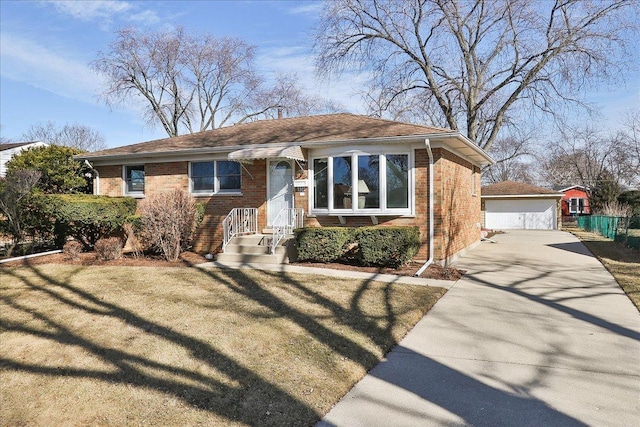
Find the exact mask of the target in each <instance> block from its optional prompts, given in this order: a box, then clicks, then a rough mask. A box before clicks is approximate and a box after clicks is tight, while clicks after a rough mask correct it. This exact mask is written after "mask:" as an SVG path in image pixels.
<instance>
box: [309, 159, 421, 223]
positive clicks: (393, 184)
mask: <svg viewBox="0 0 640 427" xmlns="http://www.w3.org/2000/svg"><path fill="white" fill-rule="evenodd" d="M410 160H412V159H411V157H410V155H409V154H408V153H398V154H395V153H394V154H367V153H357V154H356V153H354V154H350V155H339V156H326V157H319V158H315V159H313V161H312V169H313V171H312V172H313V192H312V194H313V200H312V207H311V210H312V212H315V213H316V214H323V213H329V214H336V215H350V214H351V215H354V214H361V215H382V214H389V215H396V214H397V215H407V214H412V213H413V212H411V206H412V203H411V199H412V197H413V196H412V186H411V184H410V170H411V167H410Z"/></svg>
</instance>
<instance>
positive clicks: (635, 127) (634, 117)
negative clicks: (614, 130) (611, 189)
mask: <svg viewBox="0 0 640 427" xmlns="http://www.w3.org/2000/svg"><path fill="white" fill-rule="evenodd" d="M623 125H624V126H623V131H622V132H621V133H620V135H619V138H620V140H621V144H622V146H623V151H624V153H625V159H624V164H625V165H626V167H627V170H628V177H629V179H628V184H629V185H630V186H637V185H640V109H635V110H630V111H628V112H627V114H626V118H625V120H624V123H623Z"/></svg>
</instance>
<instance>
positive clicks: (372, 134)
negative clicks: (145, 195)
mask: <svg viewBox="0 0 640 427" xmlns="http://www.w3.org/2000/svg"><path fill="white" fill-rule="evenodd" d="M449 132H452V131H451V130H449V129H442V128H436V127H431V126H423V125H414V124H409V123H400V122H393V121H389V120H383V119H376V118H372V117H366V116H358V115H353V114H327V115H320V116H308V117H294V118H286V119H273V120H260V121H255V122H250V123H244V124H239V125H235V126H228V127H224V128H219V129H214V130H209V131H204V132H198V133H193V134H189V135H181V136H176V137H173V138H165V139H158V140H155V141H149V142H142V143H139V144H133V145H127V146H123V147H118V148H112V149H108V150H102V151H96V152H93V153H87V154H83V155H81V156H80V157H82V158H97V157H101V156H118V155H127V154H142V153H162V152H170V151H181V150H190V149H198V148H207V147H211V148H213V147H232V146H240V145H253V144H273V143H296V142H314V141H340V140H349V139H365V138H380V137H394V136H410V135H424V134H433V133H449Z"/></svg>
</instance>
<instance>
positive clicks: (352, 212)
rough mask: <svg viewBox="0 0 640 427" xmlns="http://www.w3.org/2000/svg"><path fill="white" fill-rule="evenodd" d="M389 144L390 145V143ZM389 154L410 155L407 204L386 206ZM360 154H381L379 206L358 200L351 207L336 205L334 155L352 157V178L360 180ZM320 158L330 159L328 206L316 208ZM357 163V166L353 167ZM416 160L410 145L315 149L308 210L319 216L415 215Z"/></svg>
mask: <svg viewBox="0 0 640 427" xmlns="http://www.w3.org/2000/svg"><path fill="white" fill-rule="evenodd" d="M387 148H388V147H387ZM387 155H405V156H407V157H408V171H407V180H408V183H407V184H408V187H409V188H408V194H407V196H408V200H407V203H408V204H407V207H406V208H388V207H387V171H386V156H387ZM358 156H380V161H379V162H378V167H379V175H378V176H379V177H380V182H379V200H380V207H379V208H363V209H360V208H358V203H357V202H355V203H352V206H351V208H334V207H333V203H334V195H333V190H334V188H333V158H335V157H350V158H351V165H352V168H351V182H352V183H354V182H358V168H357V164H358ZM318 159H327V205H328V207H327V208H315V200H314V199H315V174H314V172H315V171H314V169H313V168H314V161H315V160H318ZM353 165H356V167H353ZM414 169H415V160H414V151H413V150H411V149H409V148H399V147H398V148H396V149H394V150H389V151H384V152H383V151H382V150H381V149H380V147H376V148H372V149H364V148H361V149H359V150H350V151H346V152H345V151H337V150H322V151H320V150H318V151H317V152H315V153H313V155H312V156H310V159H309V186H310V187H309V212H310V213H311V215H318V216H396V215H397V216H413V215H415V184H414V183H415V172H414ZM353 200H355V201H357V196H356V195H354V196H353Z"/></svg>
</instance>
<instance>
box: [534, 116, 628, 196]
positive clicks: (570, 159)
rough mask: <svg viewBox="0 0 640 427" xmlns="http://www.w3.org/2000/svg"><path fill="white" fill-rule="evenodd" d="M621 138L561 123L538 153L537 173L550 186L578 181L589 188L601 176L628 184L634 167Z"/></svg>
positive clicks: (593, 186) (601, 179)
mask: <svg viewBox="0 0 640 427" xmlns="http://www.w3.org/2000/svg"><path fill="white" fill-rule="evenodd" d="M621 138H622V136H621V134H620V133H618V134H615V135H608V134H606V133H604V132H603V131H601V130H596V129H593V128H589V127H583V128H578V129H576V128H571V127H569V126H565V127H563V128H562V129H560V131H559V135H558V136H557V137H556V138H555V140H554V141H551V142H550V143H549V144H547V145H546V147H545V149H544V152H542V153H540V154H539V155H538V164H539V165H540V176H541V177H542V179H543V180H544V181H546V183H548V184H550V185H554V186H561V185H571V184H580V185H583V186H585V187H589V188H591V189H593V188H596V187H598V185H600V183H601V181H603V180H605V177H606V180H607V181H610V180H613V181H614V182H615V183H616V185H622V184H628V183H630V182H631V181H632V180H633V179H637V169H634V167H633V165H632V163H630V161H632V156H630V155H629V153H628V151H627V147H626V145H625V144H624V143H623V142H622V139H621Z"/></svg>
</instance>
